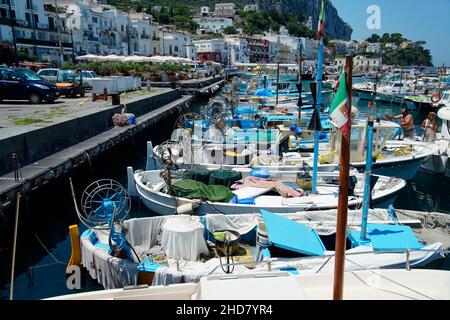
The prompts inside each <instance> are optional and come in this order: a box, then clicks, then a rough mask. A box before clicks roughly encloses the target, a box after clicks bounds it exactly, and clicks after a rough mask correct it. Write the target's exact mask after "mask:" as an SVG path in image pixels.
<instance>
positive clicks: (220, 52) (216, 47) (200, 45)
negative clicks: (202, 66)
mask: <svg viewBox="0 0 450 320" xmlns="http://www.w3.org/2000/svg"><path fill="white" fill-rule="evenodd" d="M192 43H193V44H194V46H195V49H196V53H197V59H199V60H203V61H207V60H211V61H215V62H220V63H226V62H227V60H228V52H227V49H226V48H225V41H224V40H223V39H205V40H195V41H193V42H192Z"/></svg>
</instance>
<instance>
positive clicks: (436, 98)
mask: <svg viewBox="0 0 450 320" xmlns="http://www.w3.org/2000/svg"><path fill="white" fill-rule="evenodd" d="M431 101H432V102H433V103H438V102H439V101H441V94H440V93H439V92H436V93H434V94H433V95H432V96H431Z"/></svg>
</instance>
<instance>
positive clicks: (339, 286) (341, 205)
mask: <svg viewBox="0 0 450 320" xmlns="http://www.w3.org/2000/svg"><path fill="white" fill-rule="evenodd" d="M352 74H353V57H352V56H346V58H345V76H346V77H345V78H346V79H345V81H346V85H347V91H348V93H347V94H348V101H347V114H348V117H349V120H348V121H350V123H349V126H350V128H349V132H348V137H345V136H344V135H342V138H341V150H340V151H341V152H340V172H339V200H338V216H337V226H336V249H335V257H334V286H333V299H334V300H342V298H343V291H344V290H343V288H344V268H345V243H346V238H347V235H346V231H347V230H346V229H347V214H348V180H349V173H350V172H349V171H350V164H349V162H350V136H351V121H352V119H351V113H350V109H351V105H352Z"/></svg>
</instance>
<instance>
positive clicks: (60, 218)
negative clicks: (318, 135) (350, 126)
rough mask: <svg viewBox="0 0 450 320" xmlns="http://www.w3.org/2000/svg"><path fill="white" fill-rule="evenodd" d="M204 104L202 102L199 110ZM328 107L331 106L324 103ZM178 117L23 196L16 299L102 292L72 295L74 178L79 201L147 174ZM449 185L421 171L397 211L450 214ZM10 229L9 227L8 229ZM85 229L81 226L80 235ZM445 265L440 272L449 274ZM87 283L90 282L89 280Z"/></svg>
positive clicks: (5, 221)
mask: <svg viewBox="0 0 450 320" xmlns="http://www.w3.org/2000/svg"><path fill="white" fill-rule="evenodd" d="M355 102H356V105H357V106H358V109H359V112H360V116H364V115H365V114H367V101H356V100H355ZM202 103H204V101H203V102H198V105H200V104H202ZM325 103H326V102H325ZM399 113H400V107H399V106H390V105H380V104H379V105H377V114H378V115H379V116H380V117H382V116H383V115H384V114H391V115H397V114H399ZM412 114H413V116H414V120H415V123H416V125H417V128H418V133H419V134H420V130H419V129H420V123H421V122H422V120H423V119H424V117H426V114H419V113H417V112H413V113H412ZM177 116H178V115H177V114H174V115H172V116H170V117H168V118H167V119H165V120H164V121H161V122H160V123H158V124H156V125H155V126H153V127H150V128H148V129H146V130H144V131H143V132H140V133H139V134H137V135H136V136H134V137H133V138H130V139H129V140H128V141H127V142H125V143H122V144H121V145H118V146H115V147H114V148H112V149H111V150H109V151H108V152H106V153H104V154H102V155H100V156H98V157H97V158H95V159H92V160H91V161H90V162H88V163H84V164H83V165H81V166H79V167H77V168H76V169H74V170H73V171H72V172H70V173H69V174H67V175H65V176H63V177H62V178H61V179H59V180H58V181H54V182H51V183H48V184H47V185H45V186H43V187H42V188H40V189H39V190H36V191H34V192H33V193H32V194H30V195H29V196H24V197H22V200H21V204H20V218H19V221H20V224H19V233H18V247H17V253H16V268H15V275H16V277H15V284H14V298H15V299H42V298H47V297H51V296H55V295H63V294H70V293H75V292H80V291H90V290H100V289H102V288H101V287H100V286H99V285H97V284H96V283H95V281H88V280H86V281H85V282H83V286H82V289H81V290H69V289H67V286H66V279H65V271H66V265H67V262H68V260H69V258H70V254H71V249H70V240H69V235H68V227H69V225H72V224H77V223H78V222H79V221H78V218H77V216H76V213H75V209H74V205H73V201H72V197H71V193H70V187H69V180H68V179H69V177H71V178H72V179H73V181H74V187H75V192H76V195H77V198H78V199H79V198H80V197H81V194H82V192H83V190H84V189H85V188H86V187H87V186H88V185H89V184H90V183H91V182H93V181H95V180H97V179H101V178H110V179H115V180H117V181H118V182H120V183H122V184H123V185H124V186H126V182H127V181H126V168H127V166H130V165H131V166H133V168H134V169H144V166H145V157H146V141H148V140H152V141H153V142H154V144H157V143H159V142H162V141H164V140H166V139H167V138H168V137H169V135H170V133H171V132H172V130H173V123H174V122H175V120H176V118H177ZM449 190H450V181H445V180H442V179H440V178H438V177H436V176H433V175H431V174H429V173H426V172H423V171H420V172H419V173H418V174H417V176H416V177H415V178H414V179H413V180H412V181H410V182H409V183H408V185H407V187H406V188H405V189H404V190H403V191H402V192H401V194H400V195H399V197H398V198H397V200H396V203H395V207H397V208H402V209H411V210H421V211H440V212H445V213H449V214H450V202H449V201H448V198H449V196H450V191H449ZM148 215H152V213H151V212H149V211H148V209H146V208H145V207H144V206H143V205H141V204H140V202H139V201H133V203H132V210H131V212H130V215H129V217H141V216H148ZM13 223H14V208H9V209H7V210H4V211H0V299H2V300H7V299H9V288H10V283H9V282H10V269H11V254H12V252H11V250H12V249H11V248H12V238H13V230H12V229H13V228H11V227H9V226H11V225H13ZM7 226H8V227H7ZM85 229H86V227H84V226H83V225H81V224H80V233H81V232H82V231H83V230H85ZM448 260H449V259H448V258H447V260H446V261H445V263H444V264H443V265H441V266H440V268H443V269H446V270H450V263H449V261H448ZM85 278H88V277H85Z"/></svg>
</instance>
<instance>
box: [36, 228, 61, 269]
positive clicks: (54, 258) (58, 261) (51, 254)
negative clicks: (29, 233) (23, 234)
mask: <svg viewBox="0 0 450 320" xmlns="http://www.w3.org/2000/svg"><path fill="white" fill-rule="evenodd" d="M33 234H34V236H35V237H36V240H37V241H38V242H39V244H40V245H41V246H42V248H44V250H45V251H46V252H47V254H48V255H49V256H50V257H52V258H53V260H54V261H55V263H57V264H63V265H67V263H68V262H63V261H60V260H58V258H56V256H55V255H54V254H53V253H51V252H50V250H48V249H47V247H46V246H45V245H44V244H43V243H42V241H41V239H39V237H38V235H37V234H36V232H33Z"/></svg>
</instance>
